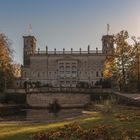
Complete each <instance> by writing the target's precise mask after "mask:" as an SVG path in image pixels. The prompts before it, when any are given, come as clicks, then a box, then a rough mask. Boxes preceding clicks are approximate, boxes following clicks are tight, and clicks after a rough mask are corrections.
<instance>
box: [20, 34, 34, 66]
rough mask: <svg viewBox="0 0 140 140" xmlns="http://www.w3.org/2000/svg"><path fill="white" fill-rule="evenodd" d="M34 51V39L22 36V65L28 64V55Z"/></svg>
mask: <svg viewBox="0 0 140 140" xmlns="http://www.w3.org/2000/svg"><path fill="white" fill-rule="evenodd" d="M35 51H36V38H35V37H34V36H23V56H24V58H23V65H24V66H26V65H29V64H30V54H34V52H35Z"/></svg>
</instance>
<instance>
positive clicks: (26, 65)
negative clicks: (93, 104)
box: [21, 35, 113, 87]
mask: <svg viewBox="0 0 140 140" xmlns="http://www.w3.org/2000/svg"><path fill="white" fill-rule="evenodd" d="M36 41H37V40H36V38H35V37H34V36H23V42H24V45H23V57H24V58H23V66H22V68H21V80H22V84H23V83H24V82H25V81H27V80H28V81H30V82H37V81H39V82H40V83H41V85H46V84H50V85H52V86H53V87H60V86H62V87H76V85H77V83H79V82H86V83H88V84H89V85H91V86H94V85H95V83H96V82H97V81H99V80H100V79H101V78H103V66H104V62H105V59H106V56H107V55H108V54H110V53H112V50H113V36H112V35H105V36H103V37H102V50H98V48H96V50H91V49H90V46H88V48H87V51H82V49H81V48H80V49H79V51H73V49H72V48H71V51H66V50H65V48H63V50H62V51H57V50H56V48H55V49H54V51H48V47H47V46H46V51H41V50H40V49H39V48H38V49H37V48H36Z"/></svg>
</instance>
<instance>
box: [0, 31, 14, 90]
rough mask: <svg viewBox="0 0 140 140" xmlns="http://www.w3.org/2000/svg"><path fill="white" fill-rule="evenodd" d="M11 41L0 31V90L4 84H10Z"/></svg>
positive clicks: (11, 69) (11, 72) (11, 75)
mask: <svg viewBox="0 0 140 140" xmlns="http://www.w3.org/2000/svg"><path fill="white" fill-rule="evenodd" d="M10 46H11V43H10V41H9V39H8V38H7V36H5V34H3V33H0V90H4V88H5V86H6V84H7V85H10V82H11V80H12V78H13V68H12V53H13V50H12V49H11V47H10Z"/></svg>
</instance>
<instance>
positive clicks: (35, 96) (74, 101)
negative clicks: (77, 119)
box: [26, 93, 90, 108]
mask: <svg viewBox="0 0 140 140" xmlns="http://www.w3.org/2000/svg"><path fill="white" fill-rule="evenodd" d="M55 100H57V103H58V104H59V105H60V106H61V107H62V108H69V107H70V108H71V107H84V106H85V105H86V104H88V103H90V95H89V94H80V93H74V94H73V93H65V94H64V93H57V94H56V93H31V94H27V96H26V102H27V104H28V105H29V106H31V107H49V105H50V104H51V103H53V102H54V101H55Z"/></svg>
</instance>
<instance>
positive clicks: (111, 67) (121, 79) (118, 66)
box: [104, 30, 133, 90]
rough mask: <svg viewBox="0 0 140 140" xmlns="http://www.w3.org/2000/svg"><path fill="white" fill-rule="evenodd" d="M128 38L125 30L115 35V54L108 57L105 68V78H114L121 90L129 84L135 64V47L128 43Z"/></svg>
mask: <svg viewBox="0 0 140 140" xmlns="http://www.w3.org/2000/svg"><path fill="white" fill-rule="evenodd" d="M128 38H129V35H128V32H127V31H124V30H122V31H121V32H120V33H118V34H116V35H114V46H115V47H114V53H113V54H112V55H110V56H107V59H106V62H105V68H104V74H105V76H110V77H113V79H114V81H115V82H116V83H117V84H118V85H119V87H120V89H121V90H123V89H124V88H125V87H126V85H127V84H128V82H129V76H130V75H131V70H132V63H133V57H132V55H133V46H132V45H130V44H129V43H128ZM108 58H109V59H108Z"/></svg>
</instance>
